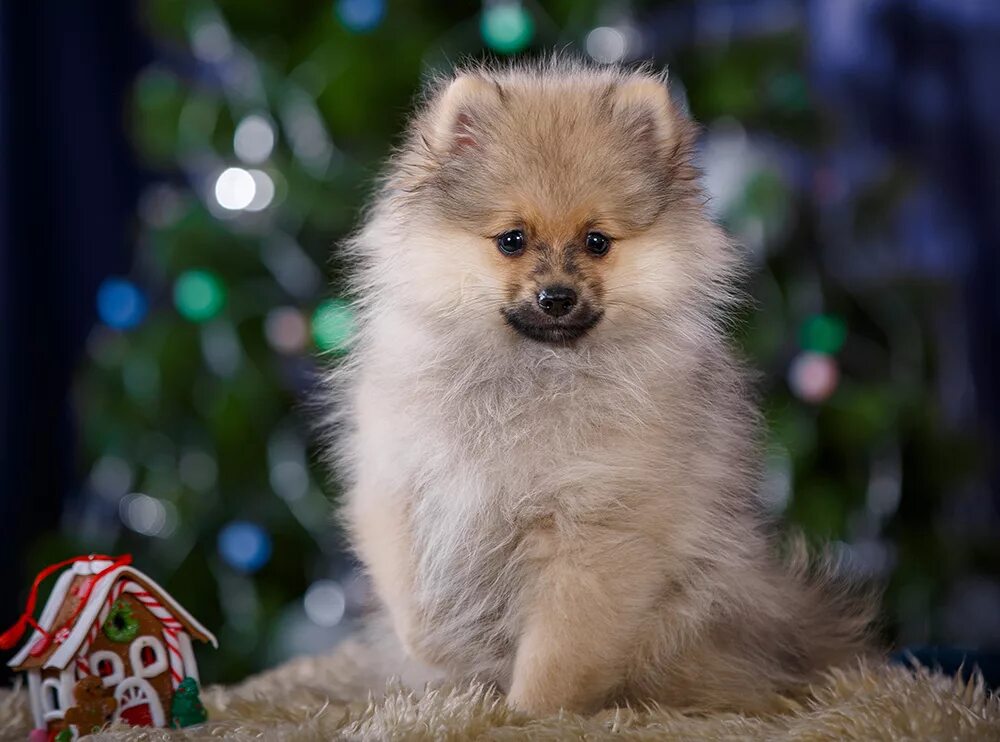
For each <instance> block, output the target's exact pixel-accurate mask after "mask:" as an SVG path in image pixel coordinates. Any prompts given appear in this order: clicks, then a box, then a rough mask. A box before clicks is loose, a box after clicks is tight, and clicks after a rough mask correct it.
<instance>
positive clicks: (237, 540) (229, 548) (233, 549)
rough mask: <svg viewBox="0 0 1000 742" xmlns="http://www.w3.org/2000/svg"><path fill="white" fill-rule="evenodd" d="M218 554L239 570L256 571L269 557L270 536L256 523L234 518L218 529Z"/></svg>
mask: <svg viewBox="0 0 1000 742" xmlns="http://www.w3.org/2000/svg"><path fill="white" fill-rule="evenodd" d="M219 554H221V555H222V558H223V559H225V560H226V563H227V564H228V565H229V566H231V567H233V568H234V569H238V570H240V571H241V572H256V571H257V570H258V569H260V568H261V567H263V566H264V565H265V564H267V563H268V561H269V560H270V559H271V536H270V534H269V533H268V532H267V531H265V530H264V529H263V528H261V527H260V526H259V525H257V524H256V523H251V522H250V521H246V520H234V521H231V522H230V523H227V524H226V525H225V526H224V527H223V529H222V530H221V531H219Z"/></svg>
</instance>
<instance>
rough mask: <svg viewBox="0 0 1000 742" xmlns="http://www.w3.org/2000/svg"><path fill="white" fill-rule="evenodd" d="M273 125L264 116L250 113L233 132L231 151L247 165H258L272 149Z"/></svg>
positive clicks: (273, 139) (269, 154)
mask: <svg viewBox="0 0 1000 742" xmlns="http://www.w3.org/2000/svg"><path fill="white" fill-rule="evenodd" d="M274 142H275V134H274V125H273V124H272V123H271V120H270V119H269V118H267V117H266V116H262V115H260V114H256V113H254V114H251V115H249V116H247V117H246V118H244V119H243V120H242V121H240V123H239V124H238V125H237V127H236V131H235V132H234V133H233V151H234V152H235V153H236V156H237V157H239V158H240V159H241V160H243V162H245V163H247V164H248V165H259V164H260V163H262V162H264V161H265V160H267V158H268V157H270V156H271V152H272V151H273V150H274Z"/></svg>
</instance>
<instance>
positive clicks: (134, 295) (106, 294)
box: [97, 278, 146, 330]
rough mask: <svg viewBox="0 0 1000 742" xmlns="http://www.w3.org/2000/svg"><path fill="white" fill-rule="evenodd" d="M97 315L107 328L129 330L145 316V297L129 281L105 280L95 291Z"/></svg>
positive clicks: (121, 279) (120, 279)
mask: <svg viewBox="0 0 1000 742" xmlns="http://www.w3.org/2000/svg"><path fill="white" fill-rule="evenodd" d="M97 315H98V316H99V317H100V318H101V321H102V322H103V323H104V324H106V325H107V326H108V327H113V328H115V329H116V330H129V329H131V328H133V327H135V326H136V325H138V324H139V323H140V322H142V319H143V317H145V316H146V296H145V295H144V294H143V293H142V290H141V289H140V288H139V287H138V286H136V285H135V284H134V283H132V282H131V281H128V280H126V279H124V278H106V279H105V280H104V281H103V282H102V283H101V285H100V286H99V287H98V289H97Z"/></svg>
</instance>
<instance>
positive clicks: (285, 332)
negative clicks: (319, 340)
mask: <svg viewBox="0 0 1000 742" xmlns="http://www.w3.org/2000/svg"><path fill="white" fill-rule="evenodd" d="M264 336H265V337H266V338H267V342H268V343H269V344H270V346H271V347H272V348H274V349H275V350H276V351H278V352H279V353H286V354H292V353H299V352H301V351H302V350H303V349H304V348H305V347H306V343H307V342H308V340H309V326H308V325H307V323H306V318H305V317H303V316H302V312H300V311H299V310H298V309H296V308H295V307H275V308H274V309H272V310H271V311H269V312H268V313H267V316H266V317H265V318H264Z"/></svg>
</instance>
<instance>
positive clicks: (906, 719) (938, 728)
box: [0, 642, 1000, 742]
mask: <svg viewBox="0 0 1000 742" xmlns="http://www.w3.org/2000/svg"><path fill="white" fill-rule="evenodd" d="M370 660H371V657H370V656H366V650H365V649H364V645H363V644H361V643H357V642H347V643H346V644H345V645H342V646H341V648H340V649H339V650H338V651H337V652H336V653H334V654H332V655H328V656H325V657H310V658H303V659H298V660H293V661H291V662H289V663H287V664H286V665H283V666H282V667H279V668H277V669H274V670H271V671H268V672H265V673H263V674H261V675H258V676H255V677H252V678H250V679H249V680H247V681H245V682H243V683H241V684H239V685H236V686H231V687H221V686H210V687H208V688H205V689H204V691H203V692H202V699H203V701H204V702H205V706H206V707H207V708H208V711H209V719H210V720H209V722H208V723H207V724H205V725H201V726H197V727H189V728H187V729H183V730H166V729H162V730H161V729H140V728H133V727H128V726H124V725H121V724H116V725H113V726H111V727H109V728H108V729H107V730H106V731H104V732H101V733H99V734H95V735H92V736H89V737H86V738H85V739H87V740H107V741H110V740H133V741H135V742H138V741H139V740H143V741H144V742H146V741H149V742H155V741H156V740H207V739H220V738H225V739H234V740H261V739H264V740H303V741H304V740H309V741H310V742H319V741H320V740H334V739H349V740H353V739H360V740H367V739H373V740H384V739H405V740H466V739H481V740H519V739H524V740H529V739H530V740H563V739H575V740H602V739H616V740H654V739H655V740H664V739H666V740H922V739H929V740H945V739H947V740H1000V696H998V695H996V694H991V693H990V692H989V691H988V690H987V689H986V688H985V686H984V684H983V682H982V679H981V678H979V677H977V676H973V677H972V679H971V680H968V681H965V680H962V679H960V678H957V677H949V676H946V675H943V674H940V673H934V672H930V671H928V670H926V669H922V668H916V669H911V668H907V667H903V666H900V665H890V664H878V663H859V664H858V665H857V666H855V667H852V668H849V669H843V670H834V671H831V672H830V673H829V674H828V676H827V678H826V680H825V682H823V683H821V684H819V685H817V686H816V687H815V688H814V689H813V693H812V696H811V698H810V700H809V701H808V702H805V703H794V702H792V701H785V702H783V705H784V707H785V709H786V710H785V711H783V712H781V713H776V714H774V715H770V716H767V717H750V716H744V715H741V714H731V713H725V714H724V713H712V714H699V713H692V712H680V711H677V710H672V709H667V708H656V707H651V708H618V709H612V710H608V711H604V712H601V713H599V714H597V715H595V716H591V717H584V716H577V715H574V714H560V715H557V716H550V717H546V718H531V717H529V716H525V715H523V714H519V713H517V712H514V711H511V710H509V709H508V708H507V707H506V705H505V704H504V699H503V697H502V696H500V695H498V694H497V693H496V692H495V691H492V690H490V689H488V688H485V687H483V686H482V685H477V684H465V685H452V686H448V685H442V686H437V687H433V688H432V689H429V690H425V691H422V692H415V691H412V690H408V689H407V687H406V686H405V685H403V683H404V682H407V679H406V678H403V679H402V681H401V682H397V683H390V684H389V685H388V686H387V687H386V688H385V691H384V692H381V693H379V694H377V695H376V694H371V693H370V692H369V691H368V690H367V687H368V684H369V682H370V678H371V676H372V672H371V671H372V662H371V661H370ZM375 664H376V665H377V664H378V663H377V662H376V663H375ZM411 685H412V683H411ZM30 728H31V718H30V713H29V710H28V699H27V693H26V690H25V688H24V687H23V686H22V687H18V686H15V688H14V689H13V690H3V691H0V739H2V740H25V739H27V735H28V732H29V730H30Z"/></svg>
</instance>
